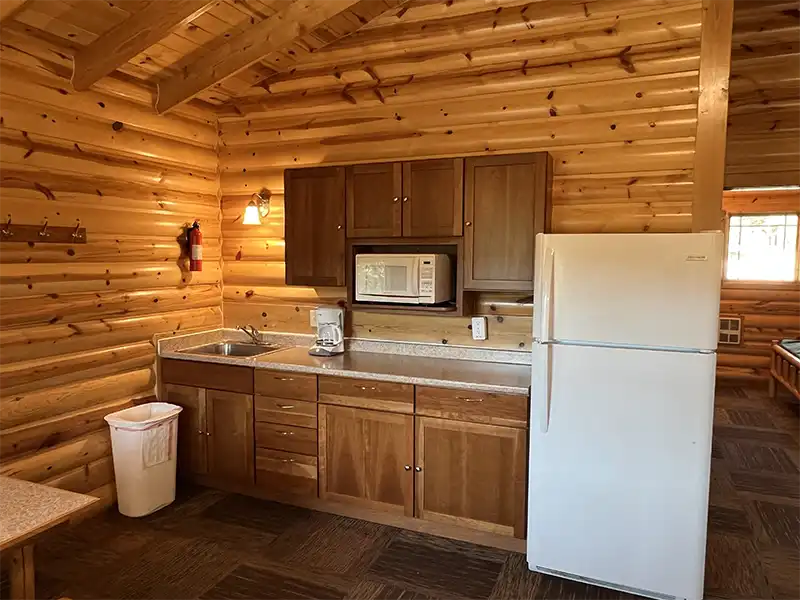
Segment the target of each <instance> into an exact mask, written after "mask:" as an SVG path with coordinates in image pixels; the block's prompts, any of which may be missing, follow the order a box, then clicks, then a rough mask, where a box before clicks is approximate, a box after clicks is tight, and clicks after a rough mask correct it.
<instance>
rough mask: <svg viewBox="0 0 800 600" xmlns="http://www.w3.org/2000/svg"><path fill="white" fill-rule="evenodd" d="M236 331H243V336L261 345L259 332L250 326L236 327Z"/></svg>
mask: <svg viewBox="0 0 800 600" xmlns="http://www.w3.org/2000/svg"><path fill="white" fill-rule="evenodd" d="M236 329H238V330H239V331H244V332H245V334H247V337H249V338H250V339H251V340H253V343H255V344H260V343H261V332H260V331H259V330H258V329H256V328H255V327H253V326H252V325H237V327H236Z"/></svg>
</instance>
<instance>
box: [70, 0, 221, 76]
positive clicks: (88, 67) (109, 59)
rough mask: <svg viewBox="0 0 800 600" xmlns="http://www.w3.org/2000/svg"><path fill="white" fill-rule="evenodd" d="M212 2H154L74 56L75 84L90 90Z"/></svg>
mask: <svg viewBox="0 0 800 600" xmlns="http://www.w3.org/2000/svg"><path fill="white" fill-rule="evenodd" d="M213 5H214V2H213V1H209V0H171V1H170V2H153V3H152V4H151V5H149V6H147V7H146V8H145V9H144V10H141V11H140V12H137V13H135V14H133V15H131V16H130V18H128V19H126V20H125V21H123V22H122V23H120V24H119V25H117V26H116V27H114V28H113V29H111V30H109V31H108V32H106V33H105V34H103V35H102V36H100V37H99V38H97V39H96V40H95V41H94V42H92V43H91V44H89V45H88V46H86V48H84V49H83V50H81V51H80V52H78V53H77V54H76V55H75V58H74V65H73V73H72V85H73V87H74V88H75V89H76V90H79V91H83V90H88V89H89V88H90V87H91V85H92V84H93V83H95V82H97V81H98V80H99V79H101V78H103V77H105V76H106V75H109V74H110V73H113V72H114V71H115V70H116V69H117V68H119V67H120V66H121V65H123V64H125V63H126V62H128V61H129V60H130V59H132V58H133V57H135V56H136V55H138V54H139V53H141V52H143V51H144V50H145V49H147V48H149V47H150V46H152V45H154V44H156V43H157V42H159V41H160V40H161V39H162V38H164V37H166V36H167V35H168V34H169V33H170V31H171V30H172V29H174V28H175V27H177V26H179V25H180V24H181V23H184V22H187V21H191V20H192V19H194V18H196V17H197V16H198V15H200V14H202V13H203V12H205V11H206V10H208V9H209V8H211V7H212V6H213Z"/></svg>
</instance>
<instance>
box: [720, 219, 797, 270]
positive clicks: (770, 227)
mask: <svg viewBox="0 0 800 600" xmlns="http://www.w3.org/2000/svg"><path fill="white" fill-rule="evenodd" d="M797 223H798V213H785V214H773V215H731V216H730V217H729V221H728V260H727V263H726V267H725V278H726V279H733V280H744V281H797V263H798V258H797V254H798V246H797Z"/></svg>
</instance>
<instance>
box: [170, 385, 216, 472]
mask: <svg viewBox="0 0 800 600" xmlns="http://www.w3.org/2000/svg"><path fill="white" fill-rule="evenodd" d="M163 389H164V396H163V398H164V402H169V403H171V404H177V405H178V406H180V407H181V408H183V410H182V411H181V414H180V415H179V416H178V470H179V472H180V473H181V474H183V475H205V474H206V473H207V471H208V460H207V454H206V439H207V436H206V390H204V389H203V388H196V387H190V386H187V385H175V384H172V383H167V384H164V388H163Z"/></svg>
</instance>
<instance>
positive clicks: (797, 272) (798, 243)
mask: <svg viewBox="0 0 800 600" xmlns="http://www.w3.org/2000/svg"><path fill="white" fill-rule="evenodd" d="M772 215H797V219H798V232H797V239H796V240H795V247H794V251H795V257H796V258H795V261H794V280H792V281H774V280H771V279H728V248H729V245H728V243H729V238H730V234H731V217H766V216H772ZM724 233H725V236H724V237H725V252H724V253H723V255H722V281H723V283H725V284H734V285H736V284H742V285H743V286H753V285H761V286H764V285H770V286H784V287H796V286H797V285H798V283H800V210H759V211H754V212H745V211H732V212H728V211H726V212H725V232H724Z"/></svg>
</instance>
